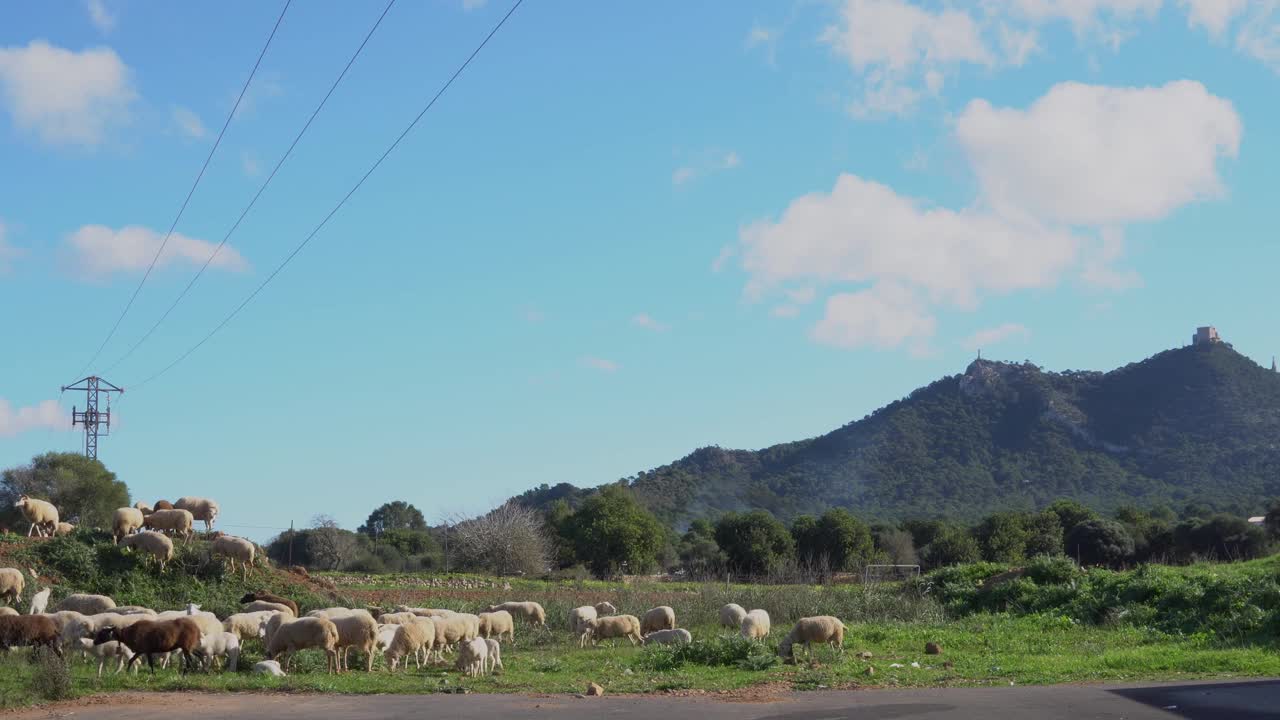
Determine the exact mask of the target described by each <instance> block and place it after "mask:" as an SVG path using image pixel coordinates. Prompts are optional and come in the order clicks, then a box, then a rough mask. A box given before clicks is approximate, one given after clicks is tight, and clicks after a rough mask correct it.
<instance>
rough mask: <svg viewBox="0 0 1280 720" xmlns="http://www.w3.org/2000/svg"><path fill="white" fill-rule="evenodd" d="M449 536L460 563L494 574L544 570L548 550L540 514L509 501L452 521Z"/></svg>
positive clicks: (533, 572) (514, 573)
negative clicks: (482, 512)
mask: <svg viewBox="0 0 1280 720" xmlns="http://www.w3.org/2000/svg"><path fill="white" fill-rule="evenodd" d="M450 540H451V544H452V546H453V548H452V551H453V554H454V557H456V558H457V559H458V562H459V564H460V565H462V566H465V567H469V568H473V569H476V570H485V571H488V572H492V573H495V574H497V575H532V574H538V573H542V572H545V571H546V569H547V559H548V558H549V557H550V554H551V553H550V547H549V544H548V542H547V538H546V535H545V534H544V533H543V531H542V516H541V515H540V514H539V513H538V512H536V511H534V510H530V509H529V508H526V507H522V506H520V505H517V504H515V503H512V502H507V503H504V504H503V505H501V506H499V507H497V508H494V509H493V510H490V511H489V512H488V513H486V514H484V515H481V516H479V517H476V518H472V519H470V520H463V521H461V522H458V523H455V524H454V527H453V529H452V530H451V533H450Z"/></svg>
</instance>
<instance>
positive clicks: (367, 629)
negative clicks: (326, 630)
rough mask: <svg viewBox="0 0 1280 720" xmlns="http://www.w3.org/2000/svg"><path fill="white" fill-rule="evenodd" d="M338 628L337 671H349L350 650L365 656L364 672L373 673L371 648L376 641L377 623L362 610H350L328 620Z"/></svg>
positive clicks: (331, 616)
mask: <svg viewBox="0 0 1280 720" xmlns="http://www.w3.org/2000/svg"><path fill="white" fill-rule="evenodd" d="M328 619H329V620H330V621H331V622H332V623H333V624H334V627H336V628H338V649H339V650H341V651H342V652H341V653H340V654H339V656H338V658H339V662H340V663H341V664H340V665H339V669H340V671H341V670H350V669H351V666H350V665H349V661H348V656H349V654H350V652H351V649H352V648H355V649H356V650H359V651H360V652H362V653H364V654H365V657H366V658H367V662H366V664H365V671H366V672H373V647H374V645H375V644H376V643H377V641H378V623H377V622H376V621H374V619H373V616H372V615H370V614H369V613H368V612H366V611H364V610H352V611H350V612H349V613H348V614H346V615H339V614H333V615H330V616H329V618H328Z"/></svg>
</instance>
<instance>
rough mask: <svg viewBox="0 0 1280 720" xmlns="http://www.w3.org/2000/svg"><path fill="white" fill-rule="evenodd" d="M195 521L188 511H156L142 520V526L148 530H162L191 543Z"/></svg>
mask: <svg viewBox="0 0 1280 720" xmlns="http://www.w3.org/2000/svg"><path fill="white" fill-rule="evenodd" d="M194 523H195V521H194V520H193V519H192V517H191V512H190V511H188V510H177V509H174V510H156V511H155V512H153V513H151V514H150V515H145V516H143V518H142V526H143V527H145V528H146V529H148V530H160V531H162V532H165V533H171V534H173V535H179V536H181V537H182V539H183V541H185V542H190V540H191V535H192V534H193V533H194V532H195V530H194V529H193V527H192V526H193V525H194Z"/></svg>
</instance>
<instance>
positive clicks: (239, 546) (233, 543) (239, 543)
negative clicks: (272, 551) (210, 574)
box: [210, 535, 255, 580]
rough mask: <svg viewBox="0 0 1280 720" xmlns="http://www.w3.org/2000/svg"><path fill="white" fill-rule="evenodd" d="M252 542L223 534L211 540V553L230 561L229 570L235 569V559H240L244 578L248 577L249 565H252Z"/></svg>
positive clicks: (233, 570)
mask: <svg viewBox="0 0 1280 720" xmlns="http://www.w3.org/2000/svg"><path fill="white" fill-rule="evenodd" d="M254 548H255V546H254V544H253V543H251V542H249V541H248V540H245V539H244V538H238V537H235V536H233V535H223V536H222V537H220V538H218V539H217V540H214V541H213V545H212V549H211V551H210V552H211V553H212V554H213V556H214V557H222V558H225V559H226V560H227V561H228V562H230V563H231V572H233V573H234V572H235V571H236V561H237V560H238V561H240V567H241V569H242V570H243V577H244V579H245V580H248V579H249V566H250V565H253V555H254Z"/></svg>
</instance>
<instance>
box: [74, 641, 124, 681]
mask: <svg viewBox="0 0 1280 720" xmlns="http://www.w3.org/2000/svg"><path fill="white" fill-rule="evenodd" d="M76 643H77V645H79V646H80V650H81V651H83V652H87V653H89V654H90V655H92V656H94V657H96V658H98V677H102V668H103V667H104V666H105V665H106V664H107V660H110V659H111V658H118V659H119V662H117V663H116V672H117V673H119V672H120V671H121V670H123V669H124V664H125V663H126V662H128V661H129V660H132V659H133V651H132V650H130V649H129V648H128V646H126V645H125V644H124V643H122V642H120V641H118V640H112V641H110V642H104V643H102V644H101V645H94V644H93V638H79V639H78V640H77V641H76Z"/></svg>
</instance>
